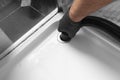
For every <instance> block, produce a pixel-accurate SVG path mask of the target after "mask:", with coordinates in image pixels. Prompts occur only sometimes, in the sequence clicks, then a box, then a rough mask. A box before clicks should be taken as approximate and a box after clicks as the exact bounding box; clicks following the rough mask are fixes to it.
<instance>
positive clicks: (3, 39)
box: [0, 29, 13, 53]
mask: <svg viewBox="0 0 120 80" xmlns="http://www.w3.org/2000/svg"><path fill="white" fill-rule="evenodd" d="M12 43H13V42H12V40H10V39H9V37H8V36H7V35H6V34H5V33H4V31H3V30H2V29H0V53H1V52H2V51H4V50H5V49H6V48H8V46H10V45H11V44H12Z"/></svg>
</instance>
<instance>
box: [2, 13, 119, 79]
mask: <svg viewBox="0 0 120 80" xmlns="http://www.w3.org/2000/svg"><path fill="white" fill-rule="evenodd" d="M61 16H62V15H56V16H55V17H54V18H53V19H52V20H51V21H50V22H48V23H47V24H45V25H44V26H43V27H42V28H41V29H42V31H41V30H38V31H37V32H36V33H35V34H33V35H32V36H31V37H30V38H29V39H28V40H27V41H26V42H25V44H24V43H23V44H21V45H20V46H19V47H18V48H17V49H16V50H14V51H13V52H12V53H11V54H10V55H8V57H6V58H5V59H3V60H2V61H1V64H4V66H1V69H0V80H119V79H120V63H119V62H120V51H119V50H118V49H115V48H114V47H113V46H112V45H110V44H108V43H107V42H106V41H104V40H103V39H100V38H99V37H97V36H95V35H94V34H93V33H91V32H89V29H86V28H84V29H81V31H79V33H78V34H77V36H76V37H75V38H74V39H73V40H72V41H71V42H69V43H64V42H61V41H59V32H58V31H57V30H56V29H57V26H58V22H55V23H54V22H53V21H58V20H59V19H60V18H61ZM53 23H54V24H53ZM48 26H49V27H48ZM39 31H40V32H41V33H40V32H39ZM25 45H26V47H25ZM1 64H0V65H1Z"/></svg>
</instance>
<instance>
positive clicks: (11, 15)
mask: <svg viewBox="0 0 120 80" xmlns="http://www.w3.org/2000/svg"><path fill="white" fill-rule="evenodd" d="M40 5H44V4H40ZM40 5H37V6H34V5H33V6H28V7H20V2H18V1H16V2H12V3H11V4H9V5H7V6H6V7H5V8H3V9H1V12H0V28H1V29H2V30H3V31H4V32H5V33H6V34H7V36H8V37H9V38H10V39H11V40H12V41H13V42H15V41H16V40H17V39H19V38H20V37H21V36H22V35H24V34H25V33H26V32H27V31H29V30H30V29H31V28H32V27H33V26H34V25H36V24H37V23H38V22H39V21H40V20H42V19H43V18H44V17H45V16H46V15H48V14H49V13H50V12H51V11H52V10H53V9H55V8H56V5H53V6H51V7H50V6H46V5H44V6H42V8H41V6H40ZM45 6H46V7H45Z"/></svg>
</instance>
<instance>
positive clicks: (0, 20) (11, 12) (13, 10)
mask: <svg viewBox="0 0 120 80" xmlns="http://www.w3.org/2000/svg"><path fill="white" fill-rule="evenodd" d="M18 9H20V7H18V8H16V9H15V10H13V11H12V12H11V13H9V14H8V15H7V16H6V17H4V18H3V19H1V20H0V22H2V21H3V20H5V19H6V18H7V17H9V16H10V15H12V14H13V13H15V12H16V11H17V10H18Z"/></svg>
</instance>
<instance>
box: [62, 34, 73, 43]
mask: <svg viewBox="0 0 120 80" xmlns="http://www.w3.org/2000/svg"><path fill="white" fill-rule="evenodd" d="M60 39H61V40H62V41H65V42H69V41H70V40H71V38H70V37H69V36H68V34H67V33H64V32H63V33H62V34H61V35H60Z"/></svg>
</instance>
